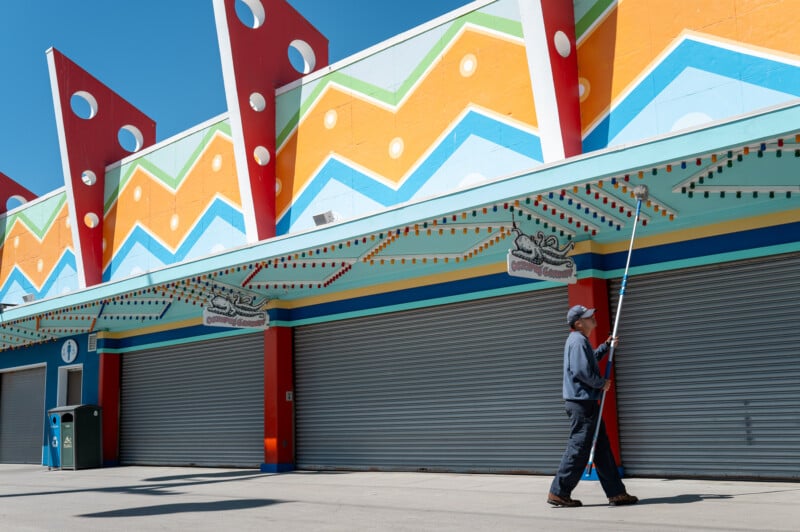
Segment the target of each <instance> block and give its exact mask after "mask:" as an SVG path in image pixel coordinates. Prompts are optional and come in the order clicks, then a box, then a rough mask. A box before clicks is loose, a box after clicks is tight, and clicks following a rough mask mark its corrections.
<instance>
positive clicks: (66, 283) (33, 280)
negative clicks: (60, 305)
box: [0, 190, 78, 304]
mask: <svg viewBox="0 0 800 532" xmlns="http://www.w3.org/2000/svg"><path fill="white" fill-rule="evenodd" d="M0 228H2V230H3V234H2V241H1V244H2V247H0V301H2V302H3V303H7V304H9V303H10V304H20V303H22V302H23V297H24V296H25V295H26V294H30V295H32V296H33V297H34V298H36V299H42V298H45V297H52V296H57V295H60V294H64V293H67V292H72V291H74V290H77V289H78V278H77V271H76V267H75V254H74V252H73V246H72V232H71V231H70V227H69V216H68V208H67V197H66V193H65V192H64V191H63V190H62V191H60V192H57V193H53V194H49V195H47V196H44V197H42V198H39V199H37V200H35V201H33V202H30V203H27V204H25V206H24V207H21V208H19V209H15V210H14V211H12V212H10V213H8V214H4V215H3V216H2V217H0Z"/></svg>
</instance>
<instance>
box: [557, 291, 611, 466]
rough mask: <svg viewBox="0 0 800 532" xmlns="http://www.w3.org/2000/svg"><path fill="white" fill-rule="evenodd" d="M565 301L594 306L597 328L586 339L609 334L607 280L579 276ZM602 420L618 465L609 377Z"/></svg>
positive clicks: (603, 364) (603, 366) (597, 342)
mask: <svg viewBox="0 0 800 532" xmlns="http://www.w3.org/2000/svg"><path fill="white" fill-rule="evenodd" d="M568 292H569V293H568V297H569V304H570V306H572V305H584V306H586V307H589V308H594V309H597V310H596V313H595V316H596V317H597V328H596V329H595V330H594V331H593V332H592V334H591V336H590V337H589V341H590V342H591V343H592V345H593V346H597V345H600V344H601V343H602V342H604V341H605V340H606V338H608V336H609V335H610V334H611V324H612V319H611V309H610V307H609V304H608V302H609V297H608V282H607V281H606V280H605V279H597V278H595V277H590V278H588V279H581V280H579V281H578V282H577V283H575V284H571V285H569V291H568ZM605 370H606V360H605V359H604V360H603V361H602V362H601V364H600V371H601V372H602V373H603V374H605ZM611 378H612V379H613V378H614V371H613V368H612V372H611ZM603 421H605V424H606V432H607V433H608V440H609V442H610V443H611V450H612V451H613V452H614V458H615V459H616V461H617V465H618V466H620V465H622V460H621V458H620V452H619V419H618V417H617V388H616V384H615V383H614V382H613V381H612V384H611V389H610V390H609V391H608V394H607V395H606V404H605V406H604V409H603Z"/></svg>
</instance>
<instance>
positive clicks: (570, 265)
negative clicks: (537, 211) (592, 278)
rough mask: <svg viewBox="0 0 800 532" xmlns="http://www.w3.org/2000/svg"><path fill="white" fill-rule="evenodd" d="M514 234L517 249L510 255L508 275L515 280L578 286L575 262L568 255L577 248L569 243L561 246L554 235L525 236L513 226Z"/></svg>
mask: <svg viewBox="0 0 800 532" xmlns="http://www.w3.org/2000/svg"><path fill="white" fill-rule="evenodd" d="M512 231H513V232H514V233H516V235H517V236H516V237H515V238H514V248H513V249H510V250H509V251H508V256H507V261H506V262H507V266H508V274H509V275H513V276H515V277H525V278H528V279H540V280H543V281H555V282H560V283H575V282H577V277H576V276H575V261H574V260H572V258H571V257H568V256H567V255H568V253H569V252H571V251H572V249H573V248H574V247H575V243H574V242H572V241H570V242H567V243H566V244H565V245H563V246H560V245H559V242H558V238H556V236H555V235H545V234H544V232H542V231H537V232H536V233H535V234H533V235H526V234H525V233H523V232H522V230H521V229H520V228H519V227H518V226H517V223H516V222H513V227H512Z"/></svg>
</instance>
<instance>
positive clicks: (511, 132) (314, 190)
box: [277, 110, 542, 235]
mask: <svg viewBox="0 0 800 532" xmlns="http://www.w3.org/2000/svg"><path fill="white" fill-rule="evenodd" d="M470 135H474V136H477V137H480V138H483V139H486V140H488V141H490V142H494V143H495V144H498V145H500V146H504V147H506V148H508V149H509V150H513V151H515V152H517V153H520V154H522V155H524V156H526V157H530V158H531V159H535V160H537V161H541V160H542V147H541V143H540V141H539V137H537V136H536V135H533V134H531V133H529V132H527V131H523V130H520V129H518V128H516V127H513V126H511V125H509V124H505V123H503V122H499V121H497V120H495V119H493V118H491V117H488V116H486V115H482V114H480V113H478V112H476V111H474V110H470V111H469V112H468V113H467V114H466V115H465V116H464V118H463V119H462V120H461V121H460V122H459V123H458V124H457V125H456V127H455V128H453V130H452V131H451V132H450V134H449V135H447V137H445V138H444V139H443V140H442V142H441V143H440V144H439V145H438V146H437V147H436V148H435V149H434V150H433V152H431V154H430V155H429V156H428V157H427V158H426V159H425V160H424V161H423V163H422V164H421V165H419V166H418V167H417V169H416V170H414V172H413V173H412V174H411V175H410V176H409V177H408V178H407V179H406V180H405V182H404V183H403V184H402V185H401V186H400V188H399V189H397V190H395V189H393V188H391V187H388V186H386V185H384V184H383V183H379V182H377V181H375V179H373V178H372V177H370V176H368V175H366V174H364V173H362V172H360V171H358V170H356V169H355V168H351V167H350V166H347V165H346V164H345V163H342V162H341V161H338V160H335V159H329V160H328V161H327V162H326V163H325V165H324V166H323V167H322V168H321V169H320V171H319V173H317V175H316V176H314V177H313V178H312V180H311V183H309V185H308V187H306V189H305V190H304V191H303V192H302V194H300V196H299V197H298V198H297V199H296V200H295V202H294V203H293V204H292V206H291V208H290V209H289V210H288V211H287V212H286V213H285V214H284V215H283V216H282V217H281V219H280V220H279V221H278V225H277V232H278V234H279V235H280V234H286V233H288V232H289V230H290V227H291V224H292V219H291V218H292V216H291V214H292V212H293V211H294V212H299V213H302V212H304V211H305V209H306V208H308V206H309V205H310V204H311V202H312V201H313V200H314V198H316V197H317V195H319V193H320V192H321V191H322V190H323V188H324V187H325V186H326V185H327V184H328V183H329V182H331V181H334V180H335V181H338V182H340V183H342V184H344V185H345V186H348V187H350V188H351V189H353V190H357V191H358V192H359V193H360V194H363V195H364V196H366V197H368V198H370V199H372V200H374V201H376V202H378V203H380V204H381V205H383V206H387V207H388V206H390V205H396V204H398V203H403V202H405V201H408V200H410V199H411V198H412V197H413V196H414V194H415V193H416V192H417V191H418V190H419V189H420V188H422V187H423V186H424V185H425V183H426V182H427V181H428V179H430V177H431V176H432V175H433V174H434V173H435V172H436V171H437V170H438V169H439V168H440V167H441V166H442V165H443V164H444V163H445V162H446V161H447V159H448V158H449V157H450V156H451V155H453V153H455V151H456V150H458V148H459V147H460V146H461V145H462V144H463V143H464V142H465V141H466V140H467V139H468V138H469V137H470Z"/></svg>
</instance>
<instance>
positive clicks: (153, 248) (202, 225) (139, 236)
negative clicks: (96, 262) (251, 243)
mask: <svg viewBox="0 0 800 532" xmlns="http://www.w3.org/2000/svg"><path fill="white" fill-rule="evenodd" d="M217 218H220V219H222V220H224V221H226V222H228V223H229V224H231V225H232V226H233V227H234V228H236V229H237V230H239V231H241V232H242V234H244V232H245V227H244V216H243V215H242V213H241V212H240V211H238V210H236V209H235V208H234V207H231V206H230V205H229V204H228V203H226V202H224V201H223V200H221V199H219V198H216V199H215V200H214V201H213V202H212V203H211V205H210V206H209V208H208V209H206V212H204V213H203V216H201V217H200V220H198V222H197V223H196V224H195V225H194V227H193V228H192V230H191V231H190V232H189V234H187V235H186V238H184V240H183V243H181V245H180V247H178V249H177V250H176V251H175V252H174V253H173V252H172V251H170V250H169V249H167V248H166V247H165V246H164V245H163V244H161V243H160V242H159V241H158V240H156V239H155V238H153V237H152V236H151V235H150V233H148V232H147V231H146V230H144V229H143V228H142V227H141V226H138V225H137V226H136V228H135V229H134V230H133V231H132V232H131V235H130V236H129V237H128V239H127V240H125V242H124V243H123V244H122V246H121V247H120V248H119V250H118V251H117V253H116V254H115V255H114V257H113V258H112V259H111V262H110V263H109V265H108V266H107V267H106V270H105V272H104V273H103V280H104V281H107V280H109V279H113V278H114V276H115V274H116V273H117V269H118V268H119V267H120V265H121V264H122V263H123V262H124V261H125V258H126V257H127V256H128V255H129V254H130V253H131V251H133V249H134V247H135V246H136V244H140V245H142V246H143V247H144V248H145V249H147V250H148V251H149V252H150V253H151V255H152V256H153V257H155V258H156V259H158V260H159V261H161V263H162V264H172V263H174V262H180V261H182V260H184V259H186V257H187V256H188V254H189V252H190V251H191V249H192V247H193V246H194V245H195V244H196V243H197V241H198V240H200V238H202V237H203V236H204V234H205V232H206V229H207V227H208V226H209V225H210V224H211V222H212V221H214V220H215V219H217Z"/></svg>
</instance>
